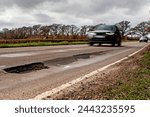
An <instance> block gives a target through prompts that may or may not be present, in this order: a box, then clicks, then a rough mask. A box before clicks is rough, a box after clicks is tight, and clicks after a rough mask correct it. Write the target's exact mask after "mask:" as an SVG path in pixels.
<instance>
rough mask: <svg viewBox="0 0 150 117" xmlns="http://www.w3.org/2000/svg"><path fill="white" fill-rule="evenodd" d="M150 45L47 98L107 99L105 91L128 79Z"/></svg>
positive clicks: (149, 48)
mask: <svg viewBox="0 0 150 117" xmlns="http://www.w3.org/2000/svg"><path fill="white" fill-rule="evenodd" d="M149 50H150V47H147V48H145V49H144V50H142V51H141V52H140V53H138V54H136V55H134V56H132V57H130V58H129V59H127V60H124V61H123V62H121V63H118V64H116V65H114V66H112V67H110V68H108V69H106V70H104V71H103V72H100V73H98V74H96V75H94V76H92V77H90V78H87V79H86V80H84V81H82V82H79V83H77V84H75V85H73V86H71V87H69V88H67V89H65V90H63V91H60V92H58V93H57V94H54V95H53V96H48V97H47V98H45V99H46V100H48V99H56V100H100V99H107V97H105V95H104V93H105V91H106V90H107V89H108V88H110V87H112V88H113V87H114V86H115V85H116V84H118V83H120V82H118V81H119V80H122V79H123V80H124V81H126V80H128V78H127V76H130V74H131V71H132V70H135V69H137V68H138V67H139V66H140V65H139V63H140V61H141V59H142V57H143V55H144V53H146V52H147V51H149Z"/></svg>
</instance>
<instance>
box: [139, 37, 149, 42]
mask: <svg viewBox="0 0 150 117" xmlns="http://www.w3.org/2000/svg"><path fill="white" fill-rule="evenodd" d="M139 42H146V43H147V42H148V37H147V36H142V37H141V38H140V39H139Z"/></svg>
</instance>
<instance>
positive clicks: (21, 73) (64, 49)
mask: <svg viewBox="0 0 150 117" xmlns="http://www.w3.org/2000/svg"><path fill="white" fill-rule="evenodd" d="M145 45H146V43H139V42H124V43H123V44H122V47H111V46H110V45H104V46H100V47H99V46H92V47H91V46H88V45H66V46H46V47H23V48H0V99H31V98H34V97H35V96H37V95H39V94H41V93H43V92H46V91H49V90H52V89H54V88H56V87H59V86H60V85H62V84H65V83H67V82H69V81H72V80H74V79H76V78H78V77H81V76H84V75H86V74H88V73H90V72H92V71H94V70H96V69H99V68H101V67H103V66H106V65H108V64H110V63H113V62H115V61H117V60H119V59H122V58H124V57H126V56H128V55H129V54H132V53H134V52H136V51H137V50H139V49H141V48H142V47H144V46H145ZM31 63H34V64H35V65H36V64H37V63H41V64H42V65H43V66H42V67H41V66H38V65H37V67H39V68H40V69H38V70H37V69H35V66H34V67H33V66H30V65H31ZM27 64H28V65H27ZM24 65H25V66H24ZM17 66H19V67H17ZM8 68H9V69H8ZM10 69H11V70H12V69H13V71H9V70H10ZM7 70H8V71H7ZM14 71H15V72H14ZM11 72H13V73H11Z"/></svg>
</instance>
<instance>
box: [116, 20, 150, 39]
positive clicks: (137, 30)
mask: <svg viewBox="0 0 150 117" xmlns="http://www.w3.org/2000/svg"><path fill="white" fill-rule="evenodd" d="M117 25H118V26H119V27H120V32H121V35H122V37H126V36H128V35H130V36H138V37H141V36H145V35H148V34H149V32H150V21H144V22H141V23H139V24H138V25H136V26H135V27H131V25H130V22H129V21H121V22H119V23H117Z"/></svg>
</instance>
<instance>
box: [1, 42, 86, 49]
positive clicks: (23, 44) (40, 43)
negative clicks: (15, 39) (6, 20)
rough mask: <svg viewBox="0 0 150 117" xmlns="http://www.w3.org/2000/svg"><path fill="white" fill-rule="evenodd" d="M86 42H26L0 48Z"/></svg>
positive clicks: (4, 45) (3, 45)
mask: <svg viewBox="0 0 150 117" xmlns="http://www.w3.org/2000/svg"><path fill="white" fill-rule="evenodd" d="M87 43H88V42H68V41H62V42H28V43H16V44H0V48H11V47H33V46H54V45H78V44H87Z"/></svg>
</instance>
